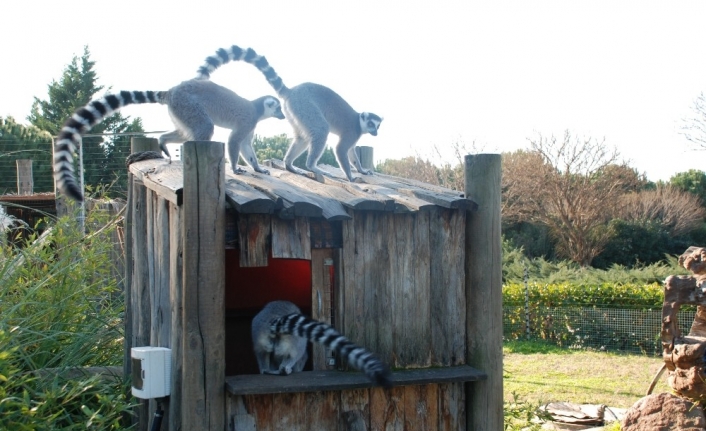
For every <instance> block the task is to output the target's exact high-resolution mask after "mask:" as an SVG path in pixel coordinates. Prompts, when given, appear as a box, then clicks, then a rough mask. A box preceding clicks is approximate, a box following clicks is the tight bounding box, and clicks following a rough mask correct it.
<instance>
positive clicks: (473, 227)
mask: <svg viewBox="0 0 706 431" xmlns="http://www.w3.org/2000/svg"><path fill="white" fill-rule="evenodd" d="M465 169H466V196H467V197H468V198H469V199H473V201H474V202H477V203H478V210H477V211H476V212H469V213H468V214H467V216H466V253H465V254H466V307H467V308H466V313H467V314H466V316H467V317H466V337H467V343H466V349H467V350H466V363H467V364H468V365H470V366H472V367H475V368H477V369H479V370H483V371H485V372H486V373H487V374H488V379H487V380H485V381H482V382H477V383H474V384H472V385H467V396H466V411H467V414H468V421H467V422H466V429H467V430H486V431H501V430H503V429H504V425H503V346H502V342H503V317H502V310H503V309H502V300H503V297H502V255H501V239H500V179H501V158H500V154H478V155H467V156H466V159H465Z"/></svg>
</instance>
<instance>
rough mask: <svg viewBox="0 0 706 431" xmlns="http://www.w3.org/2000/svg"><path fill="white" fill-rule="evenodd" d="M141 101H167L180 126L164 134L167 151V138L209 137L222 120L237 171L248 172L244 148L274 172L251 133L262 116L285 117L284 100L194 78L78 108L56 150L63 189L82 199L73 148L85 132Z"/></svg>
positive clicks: (56, 166)
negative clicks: (243, 166) (260, 155)
mask: <svg viewBox="0 0 706 431" xmlns="http://www.w3.org/2000/svg"><path fill="white" fill-rule="evenodd" d="M138 103H159V104H162V105H167V108H168V110H169V115H170V116H171V118H172V122H173V123H174V127H175V128H176V129H175V130H174V131H171V132H168V133H165V134H163V135H162V136H160V137H159V146H160V148H161V149H162V151H164V153H165V154H166V155H167V156H168V157H169V156H170V155H169V151H168V150H167V144H168V143H181V142H184V141H189V140H193V141H209V140H211V138H212V137H213V131H214V126H219V127H225V128H227V129H230V130H231V132H230V136H229V137H228V156H229V158H230V161H231V166H232V168H233V172H235V173H236V174H238V173H242V172H243V170H242V169H240V168H238V167H237V165H238V156H239V155H240V154H242V155H243V159H245V161H246V162H247V163H248V164H249V165H250V166H252V168H253V169H254V170H255V171H257V172H260V173H264V174H268V173H269V172H268V171H267V170H265V169H263V168H261V167H260V165H259V164H258V163H257V157H256V156H255V151H254V150H253V148H252V138H253V133H254V129H255V126H256V125H257V123H258V122H259V121H261V120H264V119H266V118H271V117H274V118H279V119H284V115H283V114H282V109H281V106H280V102H279V100H277V98H275V97H273V96H263V97H260V98H258V99H255V100H247V99H244V98H242V97H240V96H238V95H237V94H235V93H234V92H233V91H231V90H229V89H227V88H225V87H222V86H220V85H218V84H216V83H213V82H211V81H207V80H199V79H191V80H188V81H184V82H182V83H181V84H179V85H177V86H175V87H173V88H171V89H169V90H167V91H121V92H119V93H115V94H108V95H106V96H104V97H102V98H100V99H97V100H93V101H91V102H89V103H88V104H87V105H86V106H84V107H83V108H80V109H78V110H77V111H76V112H75V113H74V114H73V115H72V116H71V118H69V119H68V120H66V122H65V123H64V126H63V127H62V129H61V132H60V133H59V136H58V139H57V141H56V148H55V150H54V179H55V180H56V184H57V187H58V188H59V191H61V193H63V194H65V195H67V196H69V197H71V198H73V199H75V200H77V201H82V200H83V191H82V190H81V189H80V187H79V185H78V183H77V182H76V178H75V176H74V167H73V154H74V153H75V152H76V146H77V145H78V144H79V142H80V138H81V135H82V134H84V133H86V132H88V131H89V130H90V129H91V127H93V126H95V125H96V124H98V123H100V122H101V121H103V119H105V118H106V117H108V116H110V115H112V114H113V113H114V112H115V111H117V110H119V109H120V108H123V107H125V106H127V105H133V104H138Z"/></svg>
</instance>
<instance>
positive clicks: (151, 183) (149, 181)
mask: <svg viewBox="0 0 706 431" xmlns="http://www.w3.org/2000/svg"><path fill="white" fill-rule="evenodd" d="M129 169H130V172H131V173H132V174H133V175H135V177H136V178H139V179H140V180H141V181H142V182H143V183H144V184H145V187H147V188H148V189H150V190H153V191H154V192H155V193H157V194H158V195H160V196H161V197H163V198H164V199H167V200H168V201H169V202H172V203H174V204H177V205H181V203H182V192H183V189H184V176H183V165H182V163H181V162H180V161H178V160H173V161H171V162H170V161H169V160H167V159H150V160H143V161H141V162H135V163H132V164H131V165H130V168H129Z"/></svg>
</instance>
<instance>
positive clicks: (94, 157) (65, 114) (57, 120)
mask: <svg viewBox="0 0 706 431" xmlns="http://www.w3.org/2000/svg"><path fill="white" fill-rule="evenodd" d="M94 66H95V62H94V61H91V60H90V52H89V50H88V47H87V46H86V47H84V51H83V55H82V56H81V57H80V58H79V57H77V56H74V57H73V59H72V60H71V63H69V64H68V65H67V66H66V68H65V69H64V72H63V74H62V76H61V78H60V79H59V81H52V82H51V83H50V84H49V85H48V97H49V98H48V100H42V99H39V98H37V97H35V98H34V103H33V104H32V109H31V113H30V115H29V116H28V117H27V120H28V121H29V122H30V123H31V124H32V125H33V126H35V127H37V128H39V129H41V130H44V131H46V132H49V133H50V134H51V135H52V136H56V135H57V134H58V133H59V131H60V130H61V128H62V127H63V125H64V122H65V121H66V120H67V119H68V118H69V117H71V115H73V113H74V112H75V111H76V110H77V109H78V108H81V107H83V106H85V105H86V104H87V103H88V102H90V101H91V100H93V99H94V98H96V97H97V95H98V93H99V92H100V91H101V90H103V88H104V87H103V86H100V85H97V81H98V76H97V74H96V71H95V70H94ZM143 131H144V130H143V128H142V120H141V119H139V118H136V119H134V120H130V117H126V116H123V115H122V114H121V113H120V112H117V113H115V114H113V115H111V116H110V117H108V118H106V119H105V120H103V121H102V122H101V123H100V124H97V125H96V126H94V127H93V128H92V129H91V130H90V131H89V132H88V134H87V135H101V134H108V135H109V134H118V133H131V132H143ZM82 145H83V165H84V183H85V184H86V186H87V188H93V189H102V187H101V186H103V185H106V184H112V183H114V182H115V181H116V179H118V178H120V180H119V184H118V186H117V188H119V189H123V188H124V187H125V186H126V184H124V183H125V181H126V180H125V176H124V175H116V174H115V173H114V171H115V170H116V169H118V168H119V169H124V166H125V165H124V161H125V157H127V155H128V154H129V151H130V140H129V139H125V138H118V137H117V136H113V137H110V136H107V137H103V136H85V137H83V139H82ZM116 161H118V163H116ZM77 172H78V170H77Z"/></svg>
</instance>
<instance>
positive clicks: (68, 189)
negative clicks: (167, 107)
mask: <svg viewBox="0 0 706 431" xmlns="http://www.w3.org/2000/svg"><path fill="white" fill-rule="evenodd" d="M165 97H166V92H164V91H121V92H120V93H116V94H108V95H106V96H105V97H103V98H101V99H97V100H93V101H91V102H89V103H88V104H87V105H86V106H84V107H83V108H80V109H78V110H77V111H76V112H74V114H73V115H72V116H71V117H70V118H69V119H68V120H66V122H65V123H64V126H63V127H62V128H61V131H60V132H59V136H58V137H57V140H56V144H55V148H54V179H55V180H56V185H57V187H58V188H59V191H60V192H61V193H62V194H65V195H66V196H69V197H70V198H72V199H75V200H77V201H79V202H81V201H83V192H82V191H81V188H80V187H79V185H78V183H77V182H76V177H75V176H74V164H73V162H74V159H73V154H74V153H75V152H76V146H77V145H78V144H79V142H80V139H81V135H82V134H84V133H86V132H88V131H89V130H91V127H93V126H95V125H96V124H98V123H100V122H101V121H103V120H104V119H105V118H107V117H109V116H111V115H112V114H113V113H114V112H115V111H117V110H118V109H120V108H122V107H123V106H127V105H134V104H137V103H164V99H165Z"/></svg>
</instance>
